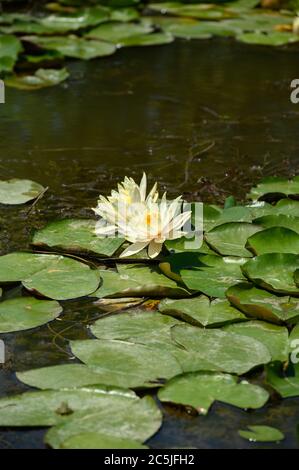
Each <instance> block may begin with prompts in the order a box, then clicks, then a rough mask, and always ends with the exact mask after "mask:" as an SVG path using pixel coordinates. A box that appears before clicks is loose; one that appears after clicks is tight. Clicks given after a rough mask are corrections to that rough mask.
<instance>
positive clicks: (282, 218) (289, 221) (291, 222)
mask: <svg viewBox="0 0 299 470" xmlns="http://www.w3.org/2000/svg"><path fill="white" fill-rule="evenodd" d="M294 202H295V201H294ZM296 202H297V201H296ZM298 214H299V212H298ZM254 223H256V224H258V225H262V226H263V227H265V228H272V227H283V228H287V229H289V230H293V231H294V232H296V233H298V234H299V217H296V216H294V215H284V214H279V215H278V214H277V215H266V216H264V217H258V218H257V219H255V220H254Z"/></svg>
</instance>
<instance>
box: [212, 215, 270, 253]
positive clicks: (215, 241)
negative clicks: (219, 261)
mask: <svg viewBox="0 0 299 470" xmlns="http://www.w3.org/2000/svg"><path fill="white" fill-rule="evenodd" d="M260 230H262V229H261V228H260V227H259V226H257V225H253V224H248V223H244V222H231V223H227V224H223V225H219V226H218V227H215V228H214V229H213V230H211V231H210V232H208V233H206V235H205V239H206V241H207V242H208V244H209V245H210V246H211V247H212V248H213V250H215V251H217V252H218V253H220V254H221V255H227V256H244V257H250V256H252V253H250V251H248V250H247V249H246V248H245V245H246V242H247V239H248V238H249V237H250V236H252V235H253V234H255V233H256V232H259V231H260Z"/></svg>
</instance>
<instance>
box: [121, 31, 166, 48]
mask: <svg viewBox="0 0 299 470" xmlns="http://www.w3.org/2000/svg"><path fill="white" fill-rule="evenodd" d="M173 41H174V37H173V36H172V34H170V33H153V34H136V35H134V36H129V37H126V38H123V39H120V40H119V41H118V43H117V44H118V45H119V46H124V47H130V46H159V45H162V44H169V43H171V42H173Z"/></svg>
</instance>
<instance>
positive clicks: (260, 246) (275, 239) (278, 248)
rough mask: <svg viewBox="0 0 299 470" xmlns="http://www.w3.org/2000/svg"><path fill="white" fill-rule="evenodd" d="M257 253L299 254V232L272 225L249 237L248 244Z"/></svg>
mask: <svg viewBox="0 0 299 470" xmlns="http://www.w3.org/2000/svg"><path fill="white" fill-rule="evenodd" d="M246 246H247V247H248V248H249V249H250V250H251V251H252V252H253V253H254V254H255V255H263V254H265V253H294V254H299V234H298V233H296V232H294V231H293V230H290V229H288V228H284V227H271V228H268V229H265V230H262V231H261V232H258V233H255V235H252V236H251V237H250V238H248V241H247V245H246Z"/></svg>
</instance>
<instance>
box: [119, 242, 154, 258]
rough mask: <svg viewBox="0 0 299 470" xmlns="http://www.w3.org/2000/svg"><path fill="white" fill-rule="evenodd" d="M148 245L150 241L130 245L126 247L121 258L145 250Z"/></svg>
mask: <svg viewBox="0 0 299 470" xmlns="http://www.w3.org/2000/svg"><path fill="white" fill-rule="evenodd" d="M147 245H148V242H136V243H133V245H130V246H129V247H128V248H126V249H125V251H124V252H123V253H121V255H120V258H125V257H126V256H132V255H135V254H136V253H139V251H141V250H143V248H145V247H146V246H147Z"/></svg>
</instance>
